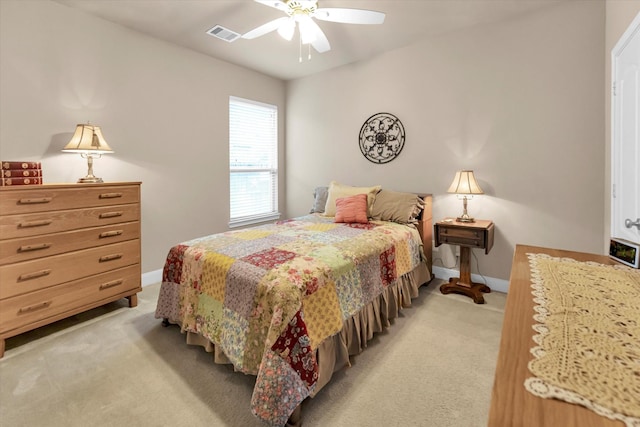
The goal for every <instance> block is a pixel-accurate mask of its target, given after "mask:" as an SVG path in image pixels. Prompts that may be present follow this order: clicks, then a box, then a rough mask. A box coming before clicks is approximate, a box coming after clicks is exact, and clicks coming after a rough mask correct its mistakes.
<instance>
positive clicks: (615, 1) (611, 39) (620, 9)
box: [604, 0, 640, 250]
mask: <svg viewBox="0 0 640 427" xmlns="http://www.w3.org/2000/svg"><path fill="white" fill-rule="evenodd" d="M638 13H640V0H607V3H606V16H607V19H606V34H605V52H604V56H605V76H606V77H605V85H604V92H605V105H606V110H605V123H606V126H605V129H606V130H605V136H606V138H605V141H606V155H605V164H604V167H605V183H606V185H605V194H604V206H605V211H604V212H605V232H604V248H605V250H608V247H609V238H610V237H611V50H612V49H613V48H614V47H615V45H616V43H617V42H618V40H620V37H621V36H622V34H624V32H625V31H626V29H627V28H628V27H629V25H630V24H631V21H633V18H635V16H636V15H637V14H638Z"/></svg>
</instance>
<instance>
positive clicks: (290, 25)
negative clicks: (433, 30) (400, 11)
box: [242, 0, 385, 53]
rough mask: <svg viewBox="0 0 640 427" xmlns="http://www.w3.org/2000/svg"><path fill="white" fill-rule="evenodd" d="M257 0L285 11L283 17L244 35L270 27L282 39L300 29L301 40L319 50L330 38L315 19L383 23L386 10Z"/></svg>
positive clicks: (255, 34) (250, 36)
mask: <svg viewBox="0 0 640 427" xmlns="http://www.w3.org/2000/svg"><path fill="white" fill-rule="evenodd" d="M254 1H256V2H257V3H261V4H264V5H266V6H270V7H273V8H275V9H278V10H281V11H283V12H284V13H286V14H287V16H283V17H282V18H277V19H274V20H273V21H269V22H267V23H266V24H263V25H261V26H259V27H257V28H255V29H253V30H251V31H249V32H248V33H246V34H243V35H242V38H243V39H249V40H250V39H255V38H256V37H260V36H263V35H265V34H267V33H270V32H272V31H275V30H278V34H280V36H281V37H282V38H284V39H285V40H291V39H292V38H293V34H294V33H295V30H296V24H297V26H298V31H299V32H300V43H301V44H310V45H311V46H313V48H314V49H315V50H317V51H318V52H319V53H323V52H327V51H328V50H330V49H331V45H330V44H329V40H327V37H326V36H325V35H324V33H323V32H322V30H321V29H320V27H319V26H318V24H317V23H316V22H315V21H314V18H315V19H319V20H321V21H331V22H339V23H343V24H382V23H383V22H384V18H385V14H384V13H382V12H376V11H373V10H362V9H344V8H333V7H330V8H326V7H325V8H318V2H317V0H254Z"/></svg>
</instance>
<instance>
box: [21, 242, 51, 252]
mask: <svg viewBox="0 0 640 427" xmlns="http://www.w3.org/2000/svg"><path fill="white" fill-rule="evenodd" d="M50 247H51V243H40V244H37V245H24V246H20V247H19V248H18V252H30V251H39V250H41V249H49V248H50Z"/></svg>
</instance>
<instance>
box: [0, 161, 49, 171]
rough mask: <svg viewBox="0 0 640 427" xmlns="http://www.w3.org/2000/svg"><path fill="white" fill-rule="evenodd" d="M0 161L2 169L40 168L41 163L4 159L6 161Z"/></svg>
mask: <svg viewBox="0 0 640 427" xmlns="http://www.w3.org/2000/svg"><path fill="white" fill-rule="evenodd" d="M0 163H2V170H8V169H42V164H41V163H40V162H16V161H6V162H0Z"/></svg>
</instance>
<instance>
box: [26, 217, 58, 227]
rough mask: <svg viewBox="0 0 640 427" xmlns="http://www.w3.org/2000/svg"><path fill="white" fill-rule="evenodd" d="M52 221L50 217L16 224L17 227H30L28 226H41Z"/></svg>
mask: <svg viewBox="0 0 640 427" xmlns="http://www.w3.org/2000/svg"><path fill="white" fill-rule="evenodd" d="M52 222H53V220H51V219H43V220H41V221H29V222H21V223H20V224H18V228H30V227H43V226H45V225H49V224H51V223H52Z"/></svg>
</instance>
